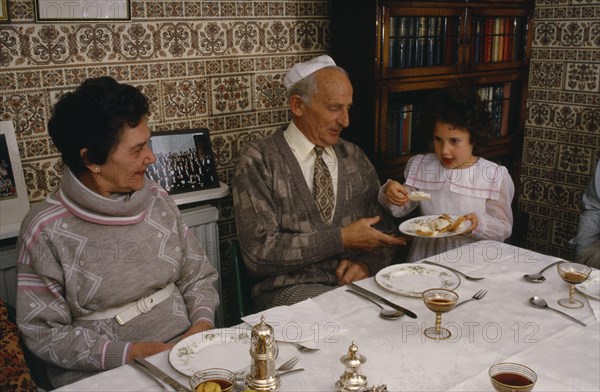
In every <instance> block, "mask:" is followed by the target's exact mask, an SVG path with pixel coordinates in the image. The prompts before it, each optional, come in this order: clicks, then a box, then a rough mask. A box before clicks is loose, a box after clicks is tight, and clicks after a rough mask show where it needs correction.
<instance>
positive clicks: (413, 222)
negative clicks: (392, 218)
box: [399, 215, 471, 238]
mask: <svg viewBox="0 0 600 392" xmlns="http://www.w3.org/2000/svg"><path fill="white" fill-rule="evenodd" d="M450 216H451V217H452V219H456V218H458V216H455V215H450ZM439 217H440V215H425V216H418V217H416V218H412V219H409V220H407V221H405V222H402V223H401V224H400V227H399V229H400V231H401V232H402V233H404V234H407V235H411V236H414V237H421V238H441V237H452V236H454V235H459V234H462V233H464V232H466V231H467V230H468V229H469V227H471V221H469V220H466V221H464V222H463V223H461V225H460V226H458V229H456V230H455V231H446V232H444V233H437V232H434V234H433V235H421V234H417V229H418V228H419V226H420V225H422V224H427V223H429V222H431V221H432V220H435V219H438V218H439Z"/></svg>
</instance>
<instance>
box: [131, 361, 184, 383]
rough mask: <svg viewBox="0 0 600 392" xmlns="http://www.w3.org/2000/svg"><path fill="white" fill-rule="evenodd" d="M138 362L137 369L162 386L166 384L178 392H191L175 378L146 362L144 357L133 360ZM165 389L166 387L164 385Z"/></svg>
mask: <svg viewBox="0 0 600 392" xmlns="http://www.w3.org/2000/svg"><path fill="white" fill-rule="evenodd" d="M133 360H134V361H135V362H136V365H137V366H134V367H135V368H137V369H140V370H142V371H143V372H144V373H146V374H147V375H148V376H150V377H151V378H152V379H153V380H154V381H155V382H156V383H158V384H161V385H162V383H165V384H168V385H170V386H171V387H173V388H174V389H175V390H176V391H177V392H191V391H190V389H189V388H187V387H186V386H184V385H183V384H180V383H179V382H178V381H176V380H175V379H174V378H173V377H171V376H169V375H168V374H167V373H165V372H163V371H162V370H160V369H159V368H157V367H156V366H154V365H153V364H151V363H150V362H148V361H146V360H145V359H144V358H142V357H135V358H134V359H133ZM162 387H163V388H164V385H162Z"/></svg>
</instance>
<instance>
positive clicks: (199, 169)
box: [146, 128, 220, 195]
mask: <svg viewBox="0 0 600 392" xmlns="http://www.w3.org/2000/svg"><path fill="white" fill-rule="evenodd" d="M150 147H151V148H152V152H154V155H155V156H156V162H155V163H154V164H152V165H150V166H148V169H146V175H147V176H148V177H149V178H151V179H152V180H154V181H156V182H157V183H159V184H160V185H162V187H163V188H165V190H166V191H167V192H168V193H169V194H171V195H173V194H177V193H184V192H194V191H199V190H203V189H209V188H218V187H219V186H220V184H219V177H218V176H217V170H216V167H215V159H214V156H213V152H212V148H211V144H210V135H209V132H208V129H206V128H197V129H190V130H185V131H173V132H161V133H155V134H153V135H152V138H150Z"/></svg>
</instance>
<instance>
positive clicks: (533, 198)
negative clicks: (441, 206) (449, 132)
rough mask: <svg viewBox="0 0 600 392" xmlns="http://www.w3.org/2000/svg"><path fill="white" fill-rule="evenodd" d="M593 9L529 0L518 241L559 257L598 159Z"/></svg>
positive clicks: (577, 1)
mask: <svg viewBox="0 0 600 392" xmlns="http://www.w3.org/2000/svg"><path fill="white" fill-rule="evenodd" d="M598 12H599V8H598V2H597V1H587V0H559V1H555V0H537V1H536V12H535V19H534V26H533V32H534V37H533V42H532V52H533V53H532V60H531V67H530V78H529V92H528V100H527V122H526V129H525V142H524V148H523V157H522V158H523V159H522V176H521V181H522V184H521V193H520V195H518V198H519V209H520V210H521V211H523V212H525V213H527V214H528V216H529V223H528V228H527V232H528V234H527V243H526V246H527V247H528V248H530V249H533V250H537V251H540V252H543V253H548V254H552V255H554V256H557V257H563V258H567V259H572V257H573V252H572V250H571V249H570V248H569V245H568V242H569V240H570V239H571V238H573V237H574V236H575V234H576V231H577V222H578V217H579V214H580V202H581V197H582V195H583V191H584V190H585V188H586V186H587V184H588V183H589V181H590V177H591V175H592V173H593V170H594V168H595V164H596V161H597V160H598V159H600V104H599V103H600V25H599V24H598Z"/></svg>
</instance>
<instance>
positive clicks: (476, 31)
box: [471, 17, 527, 64]
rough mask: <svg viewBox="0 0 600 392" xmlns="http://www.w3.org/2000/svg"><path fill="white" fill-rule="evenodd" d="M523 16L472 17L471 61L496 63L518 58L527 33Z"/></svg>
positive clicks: (521, 55)
mask: <svg viewBox="0 0 600 392" xmlns="http://www.w3.org/2000/svg"><path fill="white" fill-rule="evenodd" d="M526 22H527V20H526V18H525V17H477V18H473V29H472V31H473V38H472V41H473V45H472V47H473V49H474V50H473V51H472V53H471V62H472V63H475V64H480V63H496V62H501V61H514V60H520V59H521V58H522V57H523V53H524V44H525V42H526V41H525V36H526V34H527V23H526Z"/></svg>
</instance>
